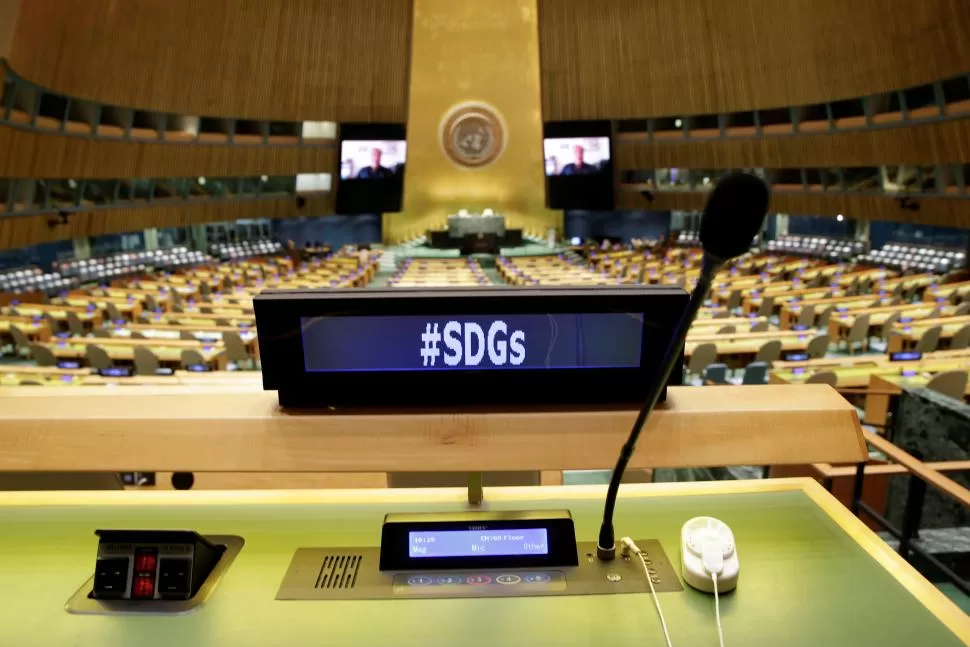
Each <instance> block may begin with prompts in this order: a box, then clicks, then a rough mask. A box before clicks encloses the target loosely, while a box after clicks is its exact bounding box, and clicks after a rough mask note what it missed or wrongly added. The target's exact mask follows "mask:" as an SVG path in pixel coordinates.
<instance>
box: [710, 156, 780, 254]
mask: <svg viewBox="0 0 970 647" xmlns="http://www.w3.org/2000/svg"><path fill="white" fill-rule="evenodd" d="M769 197H770V191H769V190H768V185H767V184H765V183H764V180H762V179H761V178H759V177H757V176H755V175H751V174H750V173H731V174H729V175H726V176H724V177H723V178H721V180H720V181H719V182H718V183H717V186H716V187H714V190H713V191H711V195H710V196H709V197H708V198H707V205H705V206H704V216H703V218H702V219H701V245H702V246H703V247H704V252H705V253H706V254H710V255H711V256H713V257H714V258H716V259H717V260H719V261H728V260H731V259H732V258H735V257H737V256H740V255H741V254H743V253H745V252H746V251H748V250H749V249H750V248H751V240H752V239H753V238H754V237H755V236H756V235H757V234H758V232H759V231H760V230H761V225H762V224H763V223H764V221H765V216H766V215H768V199H769Z"/></svg>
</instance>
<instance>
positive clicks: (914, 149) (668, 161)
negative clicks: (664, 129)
mask: <svg viewBox="0 0 970 647" xmlns="http://www.w3.org/2000/svg"><path fill="white" fill-rule="evenodd" d="M968 11H970V5H968ZM614 154H615V159H616V166H617V168H619V169H626V170H629V169H653V168H752V167H762V168H794V167H826V166H843V167H846V166H884V165H897V164H908V165H916V164H926V165H933V164H960V163H966V162H967V161H970V119H960V120H955V121H945V122H937V123H931V124H920V125H915V126H904V127H899V128H885V129H879V130H870V131H864V132H853V133H833V134H806V135H788V136H785V135H779V136H768V137H759V138H745V139H728V140H718V141H703V140H694V141H685V142H659V143H654V144H649V143H647V142H636V141H631V142H623V141H617V142H615V143H614Z"/></svg>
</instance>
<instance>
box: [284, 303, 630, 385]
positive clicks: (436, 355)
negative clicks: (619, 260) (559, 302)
mask: <svg viewBox="0 0 970 647" xmlns="http://www.w3.org/2000/svg"><path fill="white" fill-rule="evenodd" d="M301 329H302V336H303V355H304V362H305V368H306V370H307V371H308V372H352V371H436V370H475V371H480V370H495V369H504V370H511V369H533V370H535V369H584V368H593V369H606V368H638V367H639V366H640V355H641V345H642V341H643V339H642V338H643V315H642V314H641V313H622V312H621V313H615V312H614V313H584V314H566V313H562V314H560V313H556V314H535V315H533V314H527V315H506V314H499V315H491V316H489V315H468V316H459V315H454V316H433V317H420V316H388V317H356V316H346V317H339V316H338V317H333V316H328V317H303V318H301Z"/></svg>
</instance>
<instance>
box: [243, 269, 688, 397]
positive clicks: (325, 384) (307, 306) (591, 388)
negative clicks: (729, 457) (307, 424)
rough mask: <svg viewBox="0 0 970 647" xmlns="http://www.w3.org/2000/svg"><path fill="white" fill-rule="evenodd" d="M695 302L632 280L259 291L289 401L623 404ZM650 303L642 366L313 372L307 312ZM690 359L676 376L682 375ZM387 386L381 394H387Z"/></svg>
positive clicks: (268, 359)
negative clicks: (606, 284) (615, 284)
mask: <svg viewBox="0 0 970 647" xmlns="http://www.w3.org/2000/svg"><path fill="white" fill-rule="evenodd" d="M686 303H687V294H686V293H685V292H684V291H683V290H680V289H672V288H651V287H649V286H643V287H635V288H634V287H630V288H602V287H597V288H591V289H581V288H579V289H577V288H570V289H561V290H558V289H541V290H537V289H527V288H518V289H517V288H478V289H475V290H447V289H445V290H435V289H430V290H429V289H423V290H403V289H392V290H374V289H341V290H317V291H313V290H308V291H296V292H279V291H267V292H265V293H263V294H261V295H259V296H257V297H256V299H255V300H254V308H255V313H256V323H257V328H258V329H259V347H260V357H261V358H262V372H263V387H264V388H265V389H267V390H277V391H278V392H279V400H280V404H282V405H283V406H292V407H314V408H319V407H329V406H335V407H339V406H401V405H407V406H415V405H416V406H456V405H479V404H489V405H495V404H516V405H518V404H525V405H536V404H555V405H562V404H590V403H598V404H621V405H627V404H632V403H639V402H642V400H643V398H644V397H646V388H647V386H648V384H649V381H650V380H651V379H652V377H653V373H654V371H655V369H656V367H657V366H659V365H660V363H661V361H662V360H663V356H664V353H665V351H666V349H667V344H668V341H669V340H670V338H671V336H672V333H673V330H674V328H675V326H676V324H677V321H678V320H679V318H680V314H681V312H682V311H683V308H684V306H685V305H686ZM550 312H552V313H576V312H580V313H585V312H589V313H597V312H637V313H641V312H642V313H644V333H643V337H642V340H641V345H640V366H639V367H636V368H608V369H592V368H591V369H547V370H532V369H521V370H514V371H512V370H507V371H503V370H453V371H420V370H418V371H413V372H412V371H392V372H350V373H346V372H307V371H306V367H305V360H304V354H303V338H302V334H301V329H300V320H301V318H302V317H319V316H340V315H347V316H388V315H390V316H393V315H421V314H427V315H431V316H437V315H456V316H461V315H483V314H503V315H509V314H520V313H521V314H536V313H550ZM681 364H682V363H681V362H678V363H677V364H676V365H675V367H674V370H673V372H672V373H671V377H670V380H669V381H668V383H669V384H679V383H680V382H681V379H682V368H681ZM375 394H380V395H379V400H378V396H376V395H375Z"/></svg>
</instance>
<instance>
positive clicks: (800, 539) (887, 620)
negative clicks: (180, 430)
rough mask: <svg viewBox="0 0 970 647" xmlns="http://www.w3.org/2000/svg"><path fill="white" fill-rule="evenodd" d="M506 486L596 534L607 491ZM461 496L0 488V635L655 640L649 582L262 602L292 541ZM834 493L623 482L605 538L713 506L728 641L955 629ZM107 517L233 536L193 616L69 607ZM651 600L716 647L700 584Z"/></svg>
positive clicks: (895, 635)
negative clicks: (727, 570)
mask: <svg viewBox="0 0 970 647" xmlns="http://www.w3.org/2000/svg"><path fill="white" fill-rule="evenodd" d="M511 490H512V489H507V490H498V489H496V490H492V489H487V490H486V499H487V500H489V501H491V503H490V506H491V507H492V509H509V508H513V509H538V508H564V507H565V508H569V509H570V510H571V511H572V513H573V516H574V518H575V520H576V530H577V538H578V539H580V540H581V541H582V540H593V539H595V537H596V530H597V527H598V523H599V516H600V514H601V507H602V505H601V498H602V493H603V490H604V488H600V487H595V488H593V487H557V488H521V489H518V490H516V492H515V493H511ZM716 492H721V493H719V494H717V493H716ZM462 495H463V492H460V491H455V490H434V491H429V490H411V491H401V490H396V491H387V490H382V491H350V492H346V493H340V492H336V491H331V492H309V491H306V492H290V493H286V492H279V493H275V492H274V493H267V492H263V493H252V492H229V493H226V492H222V493H197V492H187V493H179V492H164V493H163V492H145V493H134V492H114V493H97V494H77V493H70V494H64V493H48V494H35V493H29V494H25V495H18V494H3V495H0V527H2V528H3V529H4V530H3V533H0V555H2V558H0V582H4V584H5V586H4V590H3V593H2V595H3V599H2V603H3V606H2V609H3V611H2V614H0V615H2V617H3V621H2V622H0V645H11V646H13V645H16V646H17V647H26V646H28V645H38V646H39V645H45V646H47V645H57V646H58V647H68V646H70V645H77V646H82V645H83V646H84V647H91V646H98V645H104V646H115V645H117V646H122V645H137V646H138V647H155V646H159V647H161V646H165V647H170V646H173V645H178V646H183V645H184V646H188V645H206V646H208V647H221V646H223V645H225V646H231V647H244V646H248V645H253V646H255V645H267V646H286V647H295V646H300V645H314V646H317V645H339V646H341V647H342V646H345V645H374V646H381V647H385V646H387V645H394V646H402V647H405V646H411V645H413V646H416V647H417V646H420V647H439V646H440V647H445V646H447V647H453V646H457V645H461V646H463V647H464V646H468V647H473V646H479V645H480V646H482V647H496V646H497V645H501V646H503V647H506V646H514V645H531V646H539V645H543V646H544V645H549V646H555V647H567V646H572V645H576V646H595V647H614V646H615V647H622V646H630V647H643V646H644V645H662V644H663V635H662V633H661V630H660V623H659V620H658V618H657V615H656V612H655V610H654V607H653V603H652V602H651V600H650V597H649V595H647V594H643V595H614V596H570V597H546V598H543V597H534V598H506V599H477V600H475V599H454V600H397V601H354V602H350V601H348V602H324V601H285V602H279V601H275V600H274V597H275V594H276V590H277V587H278V585H279V583H280V580H281V579H282V577H283V574H284V572H285V571H286V568H287V565H288V564H289V561H290V558H291V557H292V555H293V552H294V550H295V549H296V548H298V547H301V546H328V545H329V546H346V545H375V544H376V543H377V542H378V540H379V534H380V528H381V520H382V518H383V515H384V513H385V512H389V511H394V512H406V511H418V510H455V509H461V508H462V507H463V505H462V503H461V500H462V499H461V497H462ZM817 501H820V502H821V503H822V506H824V508H823V507H822V506H820V505H819V503H817ZM830 504H833V507H832V508H829V505H830ZM834 506H838V504H837V503H835V501H834V499H831V497H829V495H828V494H827V493H825V492H824V491H823V490H821V488H820V487H819V486H818V485H817V484H814V482H808V481H805V480H791V481H771V482H763V483H758V484H745V483H743V482H742V483H734V484H728V483H717V484H703V483H701V484H670V485H668V486H663V485H653V486H650V485H648V486H624V492H623V495H622V496H621V500H620V503H619V505H618V506H617V517H616V527H617V533H618V535H622V534H630V535H632V536H634V537H638V538H650V537H657V538H659V539H660V541H661V542H662V544H663V546H664V548H665V550H666V551H667V553H668V556H669V557H670V558H671V560H672V561H673V562H675V563H676V564H679V560H680V557H679V532H680V528H681V525H682V524H683V523H684V522H685V521H687V520H688V519H689V518H691V517H693V516H697V515H714V516H717V517H718V518H720V519H722V520H723V521H725V522H727V523H728V524H729V525H730V526H731V527H732V528H733V530H734V533H735V537H736V540H737V547H738V555H739V557H740V560H741V576H740V581H739V585H738V589H737V591H736V592H734V593H732V594H729V595H726V596H724V597H723V598H722V602H721V611H722V614H723V626H724V635H725V642H726V644H728V645H738V646H740V645H752V646H755V645H757V646H762V645H763V646H766V647H767V646H776V645H786V646H790V647H799V646H805V647H808V646H811V647H818V646H820V645H821V646H826V647H843V646H849V645H866V646H868V645H873V646H879V647H890V646H893V645H900V646H902V645H906V646H912V645H920V647H931V646H937V645H940V646H942V645H961V644H964V643H963V641H962V640H960V639H959V638H958V637H957V635H956V634H954V633H952V632H951V630H950V629H948V628H947V626H945V625H944V624H943V623H944V620H945V621H946V622H949V623H950V626H952V627H955V630H956V631H960V632H961V633H962V635H964V636H970V631H968V629H967V627H968V624H967V618H966V616H964V615H962V612H960V611H959V610H958V609H956V607H952V605H950V606H949V607H948V606H947V605H948V604H949V602H948V601H946V600H945V599H944V598H943V597H942V596H941V595H939V594H938V593H937V592H936V591H935V590H934V589H932V587H931V586H930V585H928V584H927V583H926V582H925V580H922V579H921V578H919V577H918V576H916V575H915V573H914V572H913V571H912V569H910V568H909V567H908V566H906V565H905V564H899V563H898V562H896V563H894V562H893V557H892V553H891V552H890V551H889V549H888V548H880V547H878V546H877V541H878V540H876V541H873V540H874V539H875V538H874V536H873V535H872V534H871V533H870V532H869V531H868V530H867V529H865V528H864V527H863V526H862V524H860V523H858V522H857V521H855V520H854V519H852V518H851V517H850V516H849V515H848V513H847V512H846V511H844V508H835V507H834ZM829 509H831V510H835V512H834V513H832V514H831V515H830V513H829V512H827V511H826V510H829ZM840 515H841V518H840ZM840 524H841V525H840ZM111 527H117V528H193V529H196V530H199V531H200V532H203V533H213V534H216V533H218V534H239V535H242V536H243V537H244V538H245V540H246V545H245V547H244V548H243V550H242V552H241V554H240V555H239V557H238V558H237V559H236V561H235V562H234V563H233V564H232V566H231V567H230V569H229V571H228V572H227V573H226V575H225V577H224V578H223V580H222V581H221V582H220V583H219V585H218V587H217V589H216V590H215V592H214V594H213V595H212V597H211V598H210V599H209V600H208V601H207V602H206V604H205V605H204V606H203V607H202V608H201V609H198V610H196V611H194V612H192V613H189V614H186V615H183V616H167V617H150V616H130V617H122V616H79V615H70V614H68V613H67V612H66V611H64V604H65V602H66V601H67V599H68V598H69V597H70V596H71V595H72V594H73V593H74V592H75V590H76V589H77V588H78V587H79V586H80V585H81V584H82V583H83V582H84V581H85V579H86V578H87V577H88V576H89V575H90V574H91V572H92V569H93V566H94V556H95V547H96V538H95V536H94V534H93V533H94V530H95V529H96V528H111ZM843 528H845V529H843ZM857 539H858V541H857ZM866 546H869V550H867V549H866ZM872 546H876V547H875V548H872ZM882 546H884V544H883V545H882ZM870 551H872V552H870ZM883 563H886V564H889V565H892V566H893V567H892V569H891V570H887V568H886V567H884V566H883ZM893 573H896V576H894V575H893ZM897 578H900V579H897ZM901 581H907V582H909V584H910V586H909V588H907V587H904V585H903V584H902V583H901ZM911 590H912V591H915V593H914V592H911ZM660 600H661V604H662V606H663V610H664V614H665V615H666V618H667V623H668V626H669V628H670V633H671V639H672V641H673V643H674V645H678V646H679V645H701V646H706V645H710V646H716V645H717V634H716V630H715V625H714V601H713V598H712V597H710V596H708V595H706V594H702V593H698V592H696V591H693V590H691V589H687V590H686V591H684V592H679V593H663V594H660ZM921 600H923V602H921ZM924 602H925V604H926V605H927V606H924ZM930 608H933V609H934V610H935V612H936V613H938V614H939V615H938V616H937V615H934V613H933V612H931V611H930ZM941 618H942V619H944V620H941Z"/></svg>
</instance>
